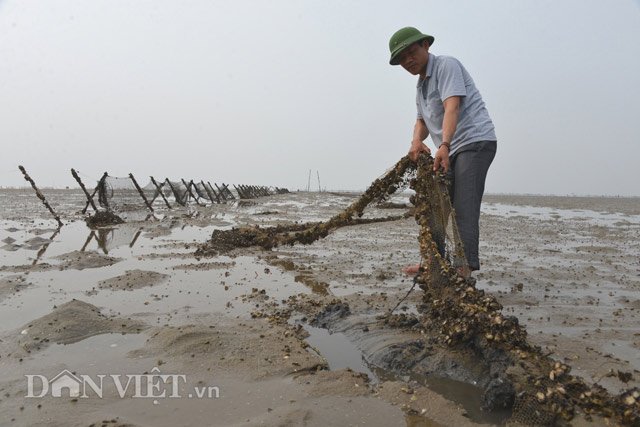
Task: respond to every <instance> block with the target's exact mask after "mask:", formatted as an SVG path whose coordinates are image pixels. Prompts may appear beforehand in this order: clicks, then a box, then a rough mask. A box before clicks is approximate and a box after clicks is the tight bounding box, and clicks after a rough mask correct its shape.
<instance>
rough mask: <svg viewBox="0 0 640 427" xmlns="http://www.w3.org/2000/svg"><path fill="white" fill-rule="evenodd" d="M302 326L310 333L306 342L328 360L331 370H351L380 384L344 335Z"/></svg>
mask: <svg viewBox="0 0 640 427" xmlns="http://www.w3.org/2000/svg"><path fill="white" fill-rule="evenodd" d="M302 326H303V327H304V329H305V330H306V331H307V332H309V337H308V338H307V339H306V340H305V341H306V342H307V343H308V344H309V345H311V346H312V347H313V348H315V349H316V350H317V351H318V352H319V353H320V356H322V357H324V358H325V359H326V361H327V363H329V369H331V370H338V369H346V368H349V369H351V370H352V371H355V372H362V373H364V374H367V376H369V379H370V380H371V381H373V382H374V383H376V382H378V377H377V376H376V375H375V374H374V373H373V371H372V370H371V369H369V367H368V366H367V364H366V362H365V360H364V357H363V356H362V353H361V352H360V350H358V349H357V347H356V346H355V345H353V343H351V341H349V339H348V338H347V337H346V336H345V335H344V334H343V333H340V332H336V333H333V334H331V333H329V331H327V330H326V329H322V328H316V327H314V326H311V325H308V324H305V323H303V324H302Z"/></svg>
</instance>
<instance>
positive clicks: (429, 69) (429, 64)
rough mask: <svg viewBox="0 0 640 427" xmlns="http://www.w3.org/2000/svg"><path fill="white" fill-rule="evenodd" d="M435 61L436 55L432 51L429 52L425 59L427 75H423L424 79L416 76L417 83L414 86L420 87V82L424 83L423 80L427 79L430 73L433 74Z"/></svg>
mask: <svg viewBox="0 0 640 427" xmlns="http://www.w3.org/2000/svg"><path fill="white" fill-rule="evenodd" d="M434 62H436V56H435V55H434V54H432V53H429V59H428V61H427V75H426V77H425V79H424V80H422V79H421V78H420V77H418V84H417V85H416V87H420V86H421V85H422V83H424V81H425V80H427V79H428V78H429V77H431V74H433V67H434V65H433V63H434Z"/></svg>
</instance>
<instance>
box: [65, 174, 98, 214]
mask: <svg viewBox="0 0 640 427" xmlns="http://www.w3.org/2000/svg"><path fill="white" fill-rule="evenodd" d="M71 175H73V178H74V179H75V180H76V181H77V182H78V185H80V188H82V192H83V193H84V195H85V196H86V198H87V202H89V203H90V204H91V207H92V208H93V210H94V211H95V212H98V208H97V207H96V204H95V203H93V197H91V196H90V195H89V192H88V191H87V188H86V187H85V186H84V184H83V183H82V180H81V179H80V177H79V176H78V173H77V172H76V170H75V169H74V168H71ZM94 194H95V192H94ZM85 212H86V210H85ZM83 213H84V212H83Z"/></svg>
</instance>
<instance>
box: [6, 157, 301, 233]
mask: <svg viewBox="0 0 640 427" xmlns="http://www.w3.org/2000/svg"><path fill="white" fill-rule="evenodd" d="M18 169H20V172H22V175H23V176H24V179H25V180H26V181H28V182H29V184H31V187H32V188H33V190H34V191H35V193H36V196H37V197H38V199H40V201H42V204H43V205H44V206H45V207H46V208H47V209H48V210H49V212H50V213H51V215H52V216H53V218H54V219H55V220H56V221H57V223H58V227H62V225H63V223H62V221H61V220H60V216H59V215H58V214H57V213H56V212H55V211H54V210H53V208H52V207H51V205H50V204H49V203H48V202H47V199H46V198H45V197H44V195H43V194H42V192H40V190H39V189H38V187H37V185H36V183H35V182H34V180H33V179H32V178H31V177H30V176H29V174H28V173H27V171H26V170H25V168H24V167H23V166H18ZM71 175H72V176H73V178H74V179H75V180H76V182H77V183H78V185H80V188H81V189H82V191H83V193H84V195H85V196H86V198H87V203H86V205H85V207H84V209H82V213H83V214H84V213H86V211H87V209H88V208H89V206H91V207H92V208H93V210H94V211H95V212H98V207H97V206H96V204H95V202H94V200H93V198H94V197H95V195H96V194H98V197H99V202H100V205H102V206H104V207H105V208H106V209H107V210H110V207H109V202H108V199H107V197H106V196H105V197H101V193H100V189H101V188H104V185H105V181H106V179H107V177H108V176H109V175H108V174H107V172H105V173H104V174H103V175H102V178H100V181H98V185H97V186H96V187H95V189H94V190H93V192H92V193H91V194H89V191H88V190H87V187H86V186H85V185H84V183H83V182H82V180H81V179H80V176H78V173H77V172H76V171H75V169H71ZM150 178H151V182H152V183H153V185H154V186H155V187H156V190H157V192H156V194H155V196H154V198H153V199H152V200H151V201H149V199H148V198H147V197H146V196H145V194H144V192H143V191H142V188H140V185H138V182H137V181H136V179H135V177H134V176H133V174H132V173H130V174H129V179H131V182H132V183H133V185H134V187H135V188H136V190H137V191H138V193H139V194H140V197H141V198H142V200H143V201H144V203H145V205H146V207H147V208H148V209H149V210H150V211H151V212H153V211H154V210H153V205H152V204H153V202H154V201H155V199H156V198H157V197H158V195H159V196H161V197H162V199H163V201H164V203H165V204H166V206H167V208H169V209H171V204H170V203H169V201H168V200H167V198H166V197H165V195H164V192H163V191H162V187H163V186H165V185H168V187H169V188H170V189H171V193H172V194H173V195H174V197H175V200H176V202H177V203H178V204H181V205H183V206H184V205H185V204H186V202H185V203H180V199H181V197H180V196H179V194H178V192H177V190H176V189H175V187H174V186H173V184H172V183H171V181H169V179H168V178H167V179H165V180H164V181H162V183H161V184H158V182H157V181H156V180H155V179H154V178H153V177H150ZM182 183H183V185H185V187H186V191H187V192H188V194H189V196H190V197H191V198H192V199H193V200H194V201H195V202H196V203H197V204H198V205H199V206H202V205H203V204H202V203H201V202H200V201H199V200H200V199H205V200H206V199H208V200H209V201H211V203H214V202H215V203H226V202H227V201H229V200H235V199H236V197H235V196H234V194H233V193H232V192H231V190H230V189H229V185H228V184H224V183H223V184H222V186H221V187H220V186H218V184H216V183H214V185H215V187H216V188H217V191H216V190H214V188H213V186H212V185H211V183H209V182H208V181H207V183H206V184H205V183H204V182H203V181H200V184H201V186H202V188H203V189H204V191H205V193H206V194H207V197H204V196H203V195H200V194H199V191H197V190H198V187H197V186H196V184H194V182H193V180H191V181H189V182H188V183H187V182H186V181H185V180H184V179H182ZM233 188H234V189H235V190H236V192H237V194H238V196H239V197H240V199H253V198H257V197H263V196H270V195H273V194H285V193H288V192H289V190H287V189H286V188H278V187H274V188H269V187H264V186H255V185H237V186H236V185H233ZM192 190H193V191H192ZM102 194H104V193H102ZM196 194H198V196H196Z"/></svg>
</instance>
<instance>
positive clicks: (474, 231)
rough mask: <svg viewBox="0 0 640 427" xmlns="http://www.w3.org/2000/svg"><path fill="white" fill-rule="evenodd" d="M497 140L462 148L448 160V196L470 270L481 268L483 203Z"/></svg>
mask: <svg viewBox="0 0 640 427" xmlns="http://www.w3.org/2000/svg"><path fill="white" fill-rule="evenodd" d="M496 146H497V143H496V141H481V142H474V143H471V144H469V145H467V146H465V147H462V148H461V149H460V150H459V151H457V152H456V153H455V154H454V155H453V156H452V157H451V158H450V159H449V172H448V176H449V179H450V180H451V187H450V189H449V196H450V197H451V202H452V205H453V209H454V210H455V213H456V222H457V224H458V231H459V232H460V239H461V240H462V244H463V245H464V254H465V257H466V258H467V263H468V265H469V268H470V269H471V270H479V269H480V259H479V257H478V240H479V236H480V226H479V222H480V203H481V202H482V195H483V194H484V182H485V180H486V178H487V171H488V170H489V166H490V165H491V162H492V161H493V158H494V157H495V155H496Z"/></svg>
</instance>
